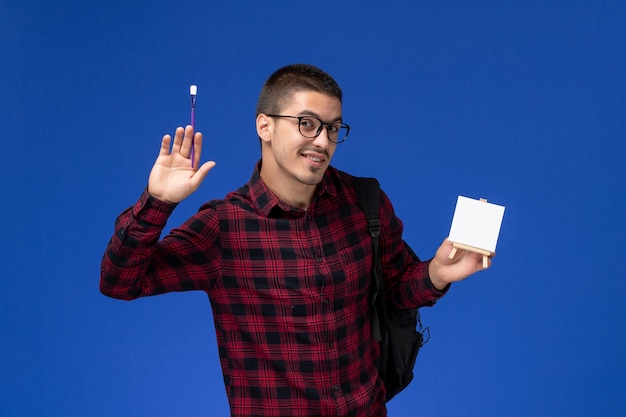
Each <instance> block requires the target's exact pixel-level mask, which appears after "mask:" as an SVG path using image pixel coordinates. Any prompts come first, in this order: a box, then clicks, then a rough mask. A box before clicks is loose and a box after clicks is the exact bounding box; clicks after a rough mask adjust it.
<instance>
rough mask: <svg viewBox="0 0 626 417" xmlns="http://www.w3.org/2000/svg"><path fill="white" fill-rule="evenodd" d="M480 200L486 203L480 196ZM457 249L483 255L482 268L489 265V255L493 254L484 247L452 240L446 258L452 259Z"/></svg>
mask: <svg viewBox="0 0 626 417" xmlns="http://www.w3.org/2000/svg"><path fill="white" fill-rule="evenodd" d="M480 201H482V202H483V203H486V202H487V199H485V198H481V199H480ZM458 249H463V250H468V251H470V252H475V253H479V254H481V255H483V268H485V269H486V268H488V267H489V257H490V256H492V255H493V252H491V251H488V250H485V249H480V248H477V247H474V246H470V245H466V244H463V243H457V242H452V251H451V252H450V255H449V256H448V258H450V259H453V258H454V255H456V252H457V250H458Z"/></svg>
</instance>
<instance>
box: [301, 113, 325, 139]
mask: <svg viewBox="0 0 626 417" xmlns="http://www.w3.org/2000/svg"><path fill="white" fill-rule="evenodd" d="M320 126H322V122H321V121H320V120H318V119H316V118H314V117H302V118H300V133H301V134H302V136H304V137H306V138H314V137H315V136H317V134H318V132H319V130H320Z"/></svg>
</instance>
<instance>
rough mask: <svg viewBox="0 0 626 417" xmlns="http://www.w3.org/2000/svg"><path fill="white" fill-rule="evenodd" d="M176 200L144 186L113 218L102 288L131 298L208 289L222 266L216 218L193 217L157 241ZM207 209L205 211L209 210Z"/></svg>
mask: <svg viewBox="0 0 626 417" xmlns="http://www.w3.org/2000/svg"><path fill="white" fill-rule="evenodd" d="M175 207H176V204H171V203H166V202H163V201H160V200H158V199H156V198H154V197H152V196H150V195H149V194H148V192H147V191H144V192H143V194H142V195H141V197H140V199H139V201H137V203H136V204H135V205H134V206H132V207H130V208H128V209H127V210H125V211H124V212H123V213H122V214H121V215H120V216H119V217H118V218H117V220H116V222H115V233H114V235H113V237H112V238H111V240H110V241H109V244H108V246H107V248H106V250H105V253H104V256H103V258H102V265H101V275H100V291H101V292H102V293H103V294H105V295H107V296H110V297H113V298H119V299H123V300H131V299H134V298H137V297H142V296H148V295H156V294H162V293H166V292H172V291H187V290H206V289H207V288H208V285H209V278H210V277H211V276H214V274H215V273H216V271H218V270H219V261H220V258H219V251H217V250H215V245H213V243H214V240H215V239H217V238H218V233H217V228H218V224H217V220H216V219H214V218H212V217H210V216H208V215H207V216H205V218H203V219H199V218H198V217H200V216H197V217H194V218H192V219H190V220H189V221H188V222H187V223H186V224H185V225H183V226H181V228H178V229H174V230H172V232H170V234H169V235H168V236H167V237H165V238H164V239H163V240H161V241H159V238H160V236H161V232H162V231H163V228H164V227H165V224H166V222H167V219H168V217H169V216H170V215H171V213H172V212H173V210H174V208H175ZM205 213H206V212H205Z"/></svg>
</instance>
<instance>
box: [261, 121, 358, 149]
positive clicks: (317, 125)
mask: <svg viewBox="0 0 626 417" xmlns="http://www.w3.org/2000/svg"><path fill="white" fill-rule="evenodd" d="M268 116H269V117H285V118H289V119H298V130H299V131H300V134H301V135H302V136H304V137H305V138H309V139H313V138H316V137H318V136H319V135H320V133H322V130H323V129H324V126H326V131H327V132H328V140H329V141H331V142H333V143H341V142H343V141H344V140H346V139H347V137H348V133H350V126H348V125H347V124H345V123H342V122H328V123H325V122H322V121H321V120H320V119H318V118H317V117H314V116H283V115H280V114H268Z"/></svg>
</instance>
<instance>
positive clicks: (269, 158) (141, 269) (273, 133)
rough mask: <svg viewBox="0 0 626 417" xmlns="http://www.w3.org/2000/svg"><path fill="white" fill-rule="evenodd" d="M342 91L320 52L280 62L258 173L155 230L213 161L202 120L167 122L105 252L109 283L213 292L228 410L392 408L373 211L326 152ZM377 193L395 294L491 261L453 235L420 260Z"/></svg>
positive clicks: (134, 290)
mask: <svg viewBox="0 0 626 417" xmlns="http://www.w3.org/2000/svg"><path fill="white" fill-rule="evenodd" d="M341 100H342V92H341V89H340V88H339V86H338V85H337V83H336V82H335V81H334V80H333V79H332V78H331V77H330V76H329V75H328V74H326V73H325V72H323V71H322V70H320V69H318V68H315V67H313V66H310V65H291V66H287V67H284V68H281V69H279V70H278V71H276V72H275V73H274V74H272V75H271V76H270V77H269V79H268V80H267V81H266V83H265V85H264V86H263V89H262V91H261V94H260V97H259V102H258V107H257V118H256V129H257V134H258V136H259V138H260V140H261V161H260V162H259V163H258V164H257V166H256V167H255V169H254V172H253V174H252V178H251V179H250V181H249V182H248V183H247V184H246V185H244V186H243V187H242V188H240V189H239V190H237V191H234V192H231V193H229V194H228V195H227V196H226V198H224V199H223V200H214V201H211V202H208V203H206V204H205V205H203V206H202V207H201V209H200V210H199V212H198V213H196V214H195V215H193V216H192V217H191V218H190V219H189V220H188V221H187V222H185V223H184V224H183V225H182V226H180V227H179V228H177V229H174V230H172V231H171V232H170V234H169V235H168V236H166V237H165V238H164V239H162V240H159V238H160V235H161V232H162V229H163V227H164V226H165V223H166V221H167V219H168V216H169V215H170V214H171V213H172V211H173V210H174V208H175V207H176V203H178V202H180V201H182V200H183V199H185V198H186V197H188V196H189V195H190V194H191V193H193V192H194V191H195V190H196V189H197V188H198V186H199V185H200V183H201V182H202V181H203V180H204V178H205V177H206V175H207V174H208V172H209V171H210V170H211V169H212V168H213V167H214V166H215V163H214V162H212V161H211V162H206V163H204V164H203V165H200V155H201V150H202V134H201V133H196V132H194V131H193V129H192V128H191V126H187V127H186V128H185V129H183V128H181V127H179V128H178V129H176V134H175V136H174V141H173V144H171V141H172V138H171V137H170V136H169V135H165V136H164V137H163V139H162V143H161V150H160V153H159V156H158V158H157V160H156V163H155V164H154V167H153V168H152V171H151V173H150V177H149V180H148V187H147V189H146V190H145V191H144V193H143V194H142V196H141V198H140V199H139V201H138V202H137V203H136V204H135V205H134V206H133V207H130V208H129V209H127V210H126V211H125V212H124V213H122V214H121V215H120V217H118V219H117V222H116V227H115V234H114V235H113V237H112V239H111V241H110V243H109V245H108V247H107V249H106V252H105V254H104V258H103V261H102V274H101V280H100V289H101V291H102V293H104V294H105V295H108V296H111V297H115V298H120V299H125V300H129V299H134V298H137V297H141V296H147V295H155V294H161V293H166V292H169V291H187V290H202V291H205V292H206V293H207V294H208V296H209V299H210V301H211V306H212V309H213V314H214V318H215V328H216V333H217V342H218V346H219V354H220V362H221V366H222V371H223V374H224V381H225V384H226V392H227V395H228V400H229V404H230V408H231V414H232V416H237V417H244V416H245V417H251V416H263V417H274V416H276V417H278V416H352V417H358V416H363V417H364V416H368V417H371V416H386V408H385V391H384V385H383V383H382V381H381V379H380V378H379V376H378V369H377V362H378V359H379V354H380V351H379V345H378V343H377V342H376V341H375V340H374V339H373V337H372V327H371V310H370V306H369V299H370V294H369V292H370V291H369V289H370V285H371V281H372V275H371V272H372V271H371V270H372V247H371V238H370V236H369V233H368V227H367V220H366V218H365V214H364V213H363V212H362V211H361V210H360V209H359V207H358V204H357V197H356V194H355V191H354V187H353V177H352V176H350V175H348V174H346V173H344V172H341V171H339V170H337V169H335V168H333V167H331V166H330V161H331V159H332V157H333V154H334V153H335V151H336V149H337V146H338V144H339V143H341V142H342V141H343V140H344V139H345V138H346V136H347V134H348V132H349V130H350V128H349V126H348V125H346V124H345V123H344V122H343V119H342V103H341ZM192 138H193V141H192ZM192 143H193V145H192ZM191 146H194V154H195V155H194V158H195V161H194V162H195V163H194V165H193V166H194V167H196V168H192V164H191V161H190V159H189V158H190V155H192V153H191ZM380 203H381V208H380V218H381V235H380V244H381V246H380V252H381V256H382V262H383V274H384V283H385V287H386V289H385V291H386V294H387V295H388V298H389V299H390V300H391V301H392V302H394V303H396V304H397V305H398V306H400V307H405V308H409V307H420V306H425V305H433V304H434V303H435V301H436V300H437V299H439V298H440V297H441V296H443V294H444V293H445V291H446V290H447V288H448V286H449V284H450V283H451V282H454V281H458V280H461V279H464V278H466V277H468V276H469V275H471V274H473V273H474V272H476V271H479V270H481V269H483V267H482V256H481V255H477V254H474V253H471V252H463V251H460V252H459V253H458V254H457V255H456V256H455V257H454V259H453V260H450V259H449V258H448V254H449V253H450V251H451V249H452V246H451V243H450V242H448V241H447V240H445V241H444V242H443V244H442V246H441V247H440V248H439V249H438V251H437V253H436V255H435V257H434V258H433V259H431V260H430V261H427V262H419V261H417V260H416V259H414V258H413V257H412V256H411V255H410V254H409V251H408V249H407V247H406V246H405V244H404V243H403V240H402V223H401V222H400V220H399V219H398V218H397V217H396V216H395V215H394V212H393V208H392V205H391V203H390V201H389V199H388V198H387V196H386V195H385V194H384V193H382V194H381V201H380Z"/></svg>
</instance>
